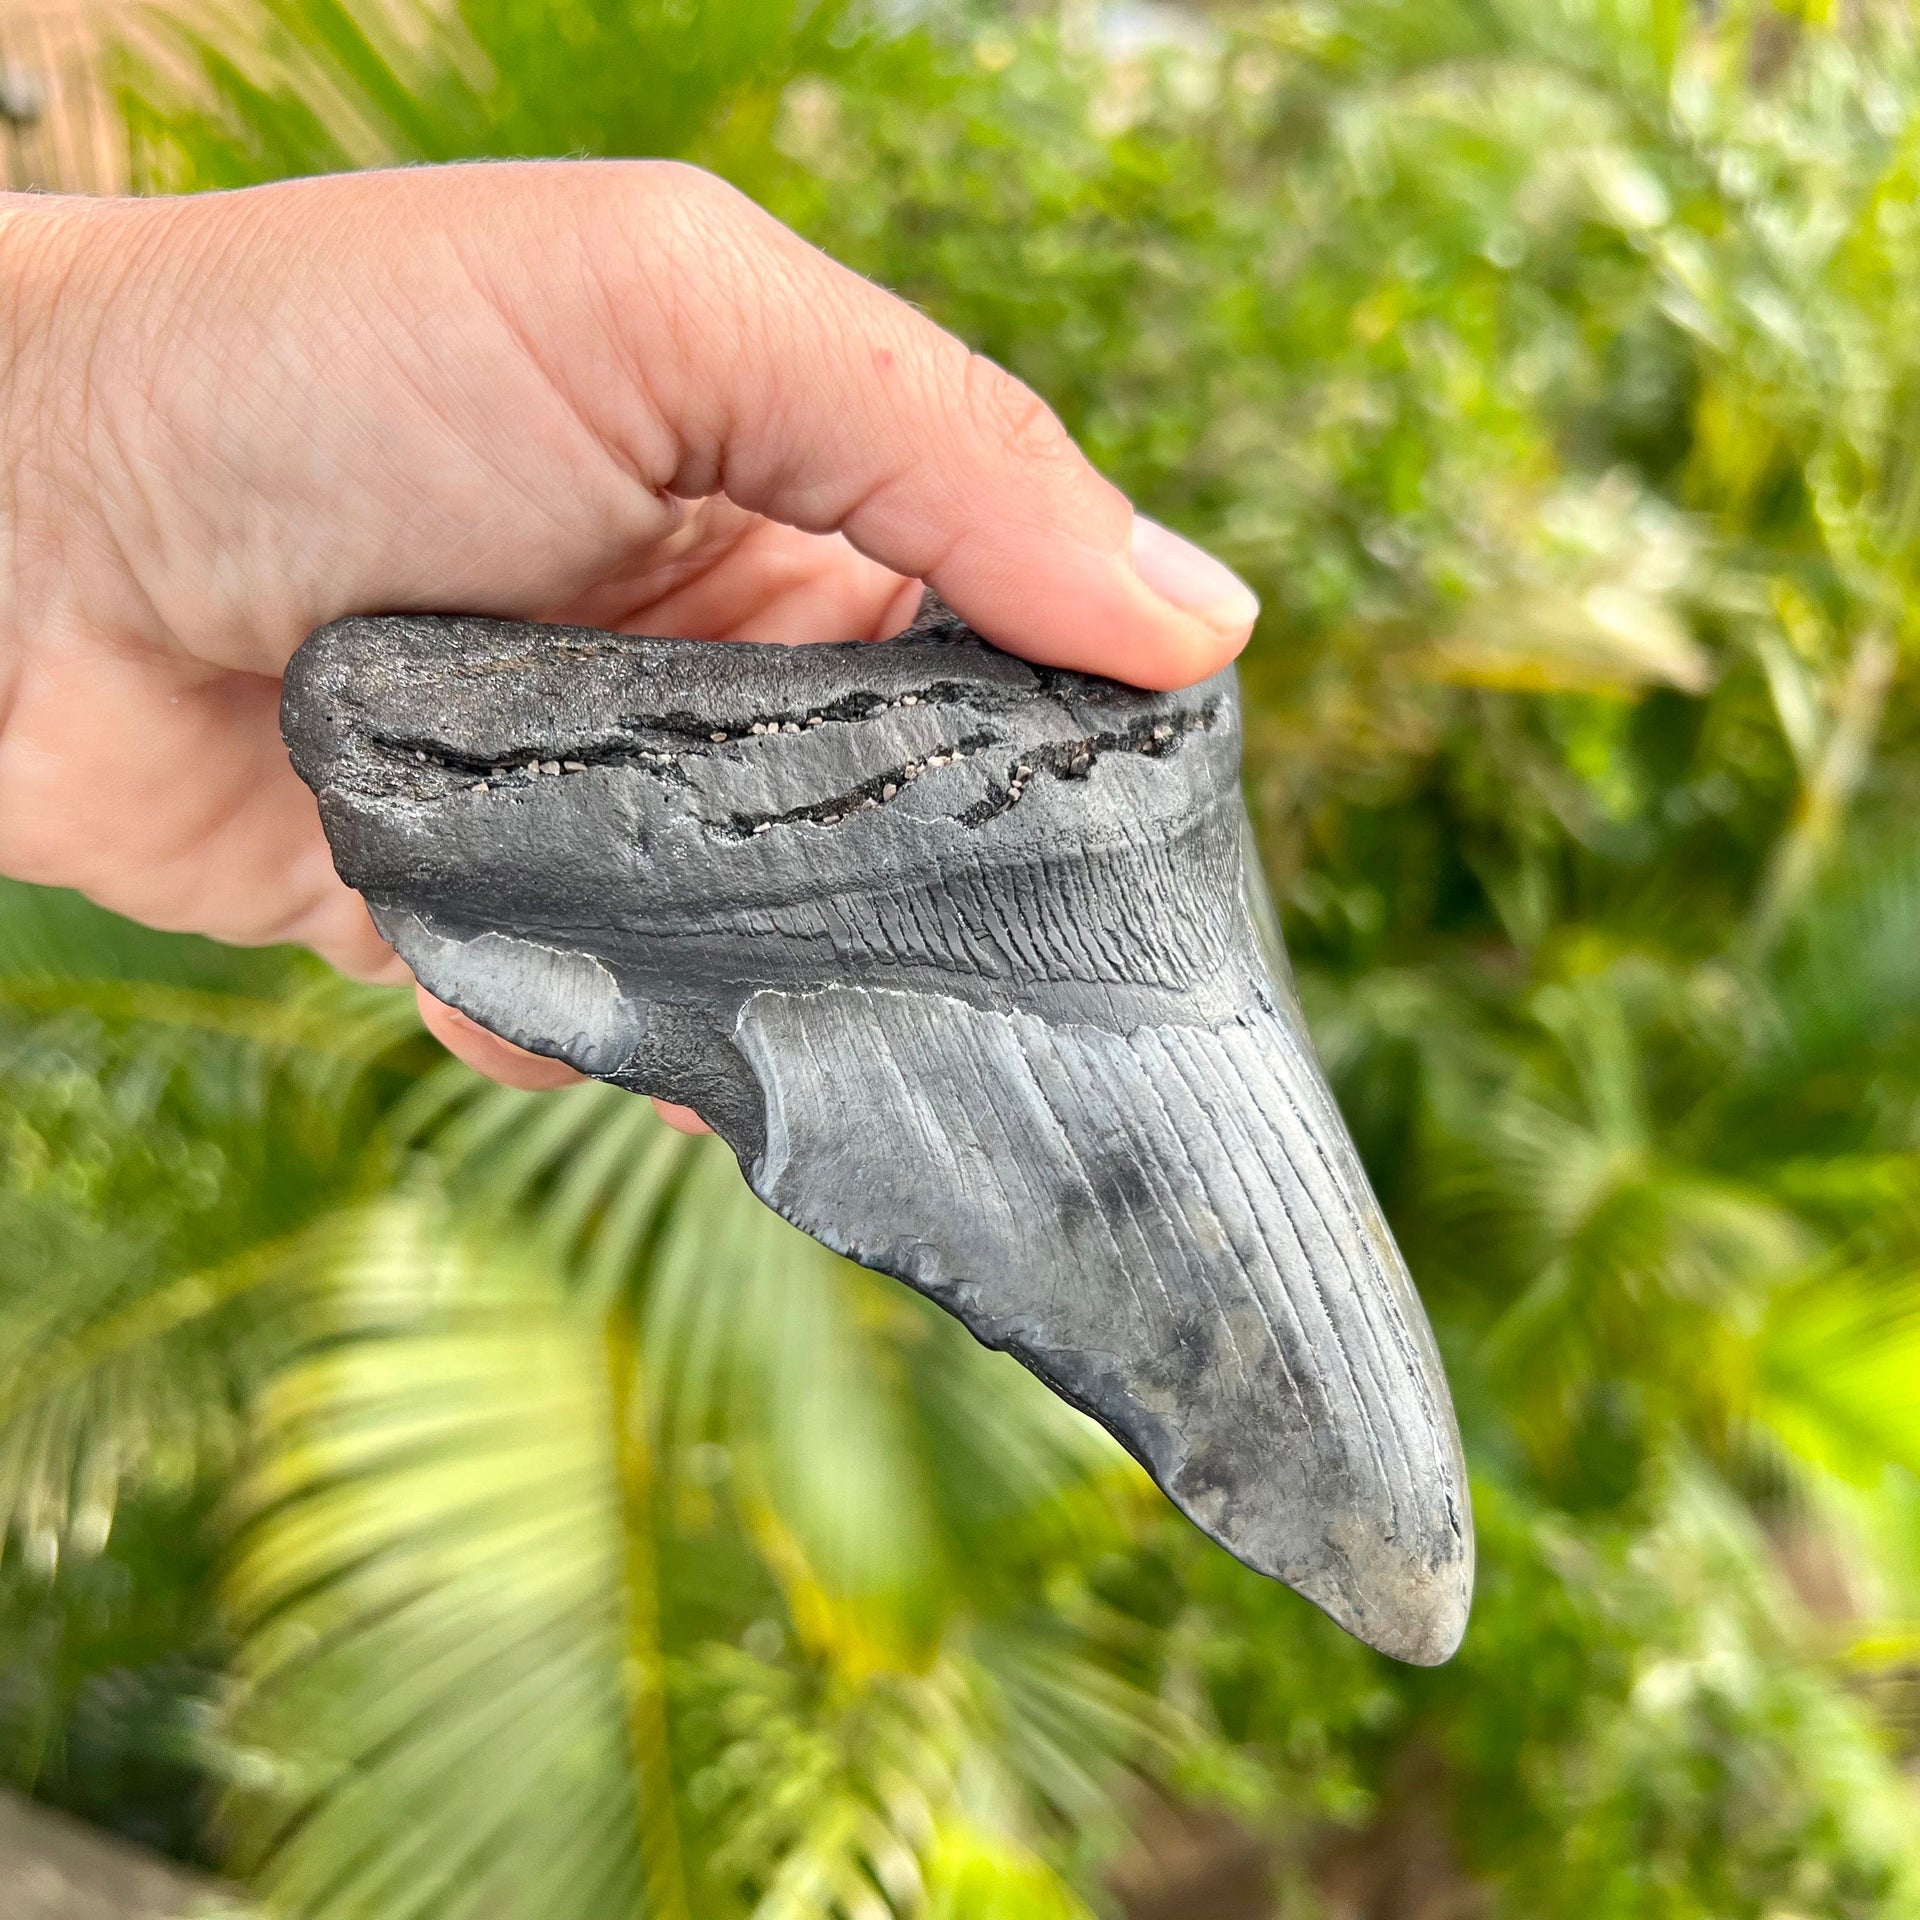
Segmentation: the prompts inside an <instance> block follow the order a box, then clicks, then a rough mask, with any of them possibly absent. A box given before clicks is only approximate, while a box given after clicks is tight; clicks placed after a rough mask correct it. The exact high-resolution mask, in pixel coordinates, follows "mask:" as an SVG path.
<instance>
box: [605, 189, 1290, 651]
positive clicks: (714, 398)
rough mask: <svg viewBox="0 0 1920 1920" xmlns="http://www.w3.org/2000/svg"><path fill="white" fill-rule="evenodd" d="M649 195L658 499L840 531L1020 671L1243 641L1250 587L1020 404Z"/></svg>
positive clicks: (824, 263) (844, 286)
mask: <svg viewBox="0 0 1920 1920" xmlns="http://www.w3.org/2000/svg"><path fill="white" fill-rule="evenodd" d="M651 190H652V191H653V192H656V193H657V192H660V191H668V192H670V193H671V194H672V195H673V197H674V204H673V206H672V208H671V210H670V211H671V217H670V218H668V219H665V220H664V221H663V219H662V217H661V215H660V213H659V210H658V209H657V208H655V209H653V217H652V218H645V219H642V220H640V221H639V223H638V226H637V229H636V231H635V232H634V234H633V236H632V240H631V245H630V248H629V250H628V251H627V253H626V256H625V271H626V272H627V273H629V274H631V275H633V276H634V277H635V279H636V281H639V280H640V279H641V278H642V277H643V276H645V275H648V274H650V275H651V276H653V278H654V283H655V284H656V285H657V284H659V276H660V275H661V273H662V270H663V267H664V269H665V271H666V272H667V274H668V275H669V277H670V280H671V283H672V284H673V286H674V287H675V288H676V289H677V299H676V304H675V306H674V308H673V309H672V310H671V311H670V312H669V313H668V314H667V316H666V323H665V327H664V332H665V334H666V336H667V337H666V339H665V341H664V342H663V341H662V339H661V338H660V337H658V334H659V332H660V329H657V328H656V329H655V335H656V337H654V338H652V339H646V338H635V339H634V341H633V342H632V346H633V351H634V354H635V356H636V365H639V364H641V363H643V362H644V363H647V364H649V365H650V367H651V369H652V371H651V372H650V374H649V375H648V377H647V385H648V391H649V394H650V397H651V399H652V401H653V404H654V405H655V407H657V408H658V409H659V410H660V411H661V412H662V413H663V414H664V415H665V416H666V422H667V425H668V426H669V428H670V429H671V430H672V432H673V434H674V436H675V439H676V441H677V443H678V445H679V448H680V463H679V466H678V469H677V471H676V472H675V474H674V475H673V476H672V479H671V482H670V484H671V486H672V487H673V489H674V490H675V491H677V492H682V493H687V494H701V493H706V492H710V491H713V490H716V489H718V488H721V487H724V490H725V492H726V493H727V495H728V497H729V498H731V499H732V500H734V501H736V502H738V503H739V504H740V505H742V506H744V507H747V508H749V509H750V510H752V511H755V512H758V513H763V514H766V515H768V516H770V517H771V518H774V519H777V520H781V521H784V522H786V523H788V524H790V525H793V526H799V527H804V528H807V529H809V530H812V531H816V532H835V531H837V532H842V533H844V534H845V535H846V536H847V538H848V539H849V540H850V541H852V543H853V544H854V545H855V546H856V547H858V548H859V549H860V551H861V552H863V553H865V554H867V555H869V556H871V557H872V558H873V559H875V560H877V561H879V562H880V563H881V564H882V565H883V566H885V567H888V568H890V569H892V570H893V571H894V572H896V573H900V574H904V575H907V576H909V577H911V578H915V579H923V580H926V581H928V582H929V583H930V584H931V585H932V586H934V587H935V588H936V589H937V590H938V591H939V592H940V594H941V595H942V597H943V598H944V599H945V600H946V601H947V602H948V603H949V604H950V605H951V606H952V607H953V608H954V609H955V610H956V611H957V612H959V613H960V614H961V615H962V616H963V617H964V618H965V619H967V620H968V621H969V622H970V623H971V624H973V625H974V626H975V627H977V628H978V629H979V630H980V631H981V632H982V633H984V634H985V635H987V637H988V638H989V639H991V640H993V641H995V642H996V643H998V644H999V645H1002V646H1004V647H1007V648H1009V649H1010V650H1012V651H1015V652H1018V653H1021V654H1024V655H1025V656H1027V657H1028V658H1030V659H1034V660H1039V661H1043V662H1046V663H1049V664H1053V665H1059V666H1071V667H1078V668H1083V669H1087V670H1091V671H1096V672H1100V673H1105V674H1109V675H1114V676H1117V677H1119V678H1122V679H1126V680H1131V681H1134V682H1136V683H1138V684H1141V685H1147V686H1153V687H1162V688H1165V687H1174V686H1182V685H1186V684H1189V683H1191V682H1192V681H1194V680H1197V679H1200V678H1202V677H1204V676H1205V675H1206V674H1208V673H1211V672H1213V671H1214V670H1215V669H1217V668H1218V667H1220V666H1222V665H1224V664H1225V663H1226V662H1227V661H1228V660H1230V659H1231V658H1232V657H1233V655H1234V654H1235V653H1237V652H1238V651H1239V649H1240V648H1241V646H1242V645H1244V643H1245V641H1246V639H1247V636H1248V634H1249V632H1250V631H1251V629H1252V625H1253V620H1254V616H1255V614H1256V613H1257V611H1258V606H1257V603H1256V601H1255V600H1254V597H1253V595H1252V593H1251V592H1250V591H1249V590H1248V589H1247V588H1246V587H1245V586H1244V585H1243V584H1242V583H1241V582H1240V581H1239V580H1237V579H1236V578H1235V577H1234V576H1233V575H1232V574H1231V573H1229V572H1228V571H1227V569H1226V568H1225V567H1223V566H1221V565H1220V563H1219V562H1217V561H1215V560H1213V559H1211V558H1210V557H1209V556H1207V555H1205V554H1203V553H1201V552H1200V551H1199V550H1198V549H1197V548H1195V547H1192V546H1190V545H1189V544H1188V543H1187V542H1185V541H1184V540H1181V539H1180V538H1178V536H1176V535H1174V534H1172V533H1169V532H1168V531H1166V530H1165V529H1164V528H1161V527H1159V526H1157V525H1155V524H1154V523H1152V522H1150V521H1146V520H1142V519H1136V517H1135V515H1134V513H1133V511H1132V509H1131V508H1130V507H1129V505H1128V504H1127V501H1126V500H1125V498H1124V497H1123V496H1122V495H1121V494H1120V493H1119V492H1118V491H1117V490H1116V489H1115V488H1114V487H1113V486H1111V485H1110V484H1109V483H1108V482H1107V481H1105V480H1103V479H1102V478H1101V477H1100V475H1099V474H1098V473H1096V472H1095V471H1094V469H1093V467H1092V466H1091V465H1090V464H1089V463H1088V461H1087V460H1086V458H1085V457H1084V456H1083V455H1082V454H1081V453H1080V451H1079V449H1078V448H1077V447H1075V445H1074V444H1073V442H1072V440H1071V439H1070V438H1069V437H1068V435H1067V433H1066V431H1065V429H1064V428H1063V427H1062V426H1061V424H1060V422H1059V421H1058V420H1057V419H1056V418H1055V417H1054V415H1053V414H1052V413H1051V412H1050V411H1049V410H1048V409H1047V408H1046V407H1045V406H1044V405H1043V404H1042V403H1041V401H1040V400H1039V399H1038V398H1037V397H1036V396H1035V395H1034V394H1033V393H1032V392H1031V391H1030V390H1029V389H1027V388H1026V387H1024V386H1022V385H1021V384H1020V383H1019V382H1018V381H1017V380H1015V379H1013V378H1012V377H1011V376H1010V375H1008V374H1006V373H1004V372H1002V371H1001V370H1000V369H999V368H998V367H995V366H993V365H992V364H990V363H989V362H988V361H986V360H983V359H981V358H979V357H978V356H977V355H974V354H970V353H969V352H968V351H967V349H966V348H965V347H964V346H962V344H961V343H960V342H959V341H958V340H956V339H954V338H953V336H952V335H950V334H948V333H945V332H943V331H942V330H941V329H940V328H938V327H936V326H935V325H934V324H933V323H932V322H931V321H930V320H928V319H926V318H925V317H924V316H923V315H922V314H920V313H918V312H916V311H915V310H914V309H913V308H911V307H909V306H907V305H906V304H905V303H904V302H903V301H900V300H897V299H895V298H894V297H893V296H892V295H890V294H887V293H885V292H883V291H882V290H881V289H880V288H878V287H875V286H873V285H871V284H870V283H868V282H867V281H864V280H862V279H860V278H859V277H858V276H857V275H855V274H852V273H850V272H848V271H847V270H846V269H844V268H842V267H839V266H837V265H835V264H834V263H833V262H832V261H830V260H828V259H827V258H826V256H825V255H823V254H821V253H819V252H817V251H815V250H814V249H813V248H811V247H809V246H807V245H806V244H805V243H804V242H802V241H801V240H800V239H799V238H798V237H797V236H795V235H794V234H792V233H790V232H788V231H787V230H786V229H785V228H784V227H782V226H780V225H779V223H778V222H776V221H774V220H773V219H771V218H770V217H769V216H767V215H766V214H764V213H762V212H760V211H759V209H757V208H755V207H754V206H753V205H752V204H751V203H750V202H748V201H746V200H745V199H744V198H742V197H741V196H740V195H738V194H736V193H734V192H733V191H732V189H730V188H727V187H725V186H723V185H721V184H720V183H719V182H717V181H713V180H710V179H709V178H708V177H707V176H705V175H701V174H691V173H688V172H687V171H686V170H685V169H672V170H667V171H666V172H665V173H664V175H662V174H658V173H656V176H655V180H654V183H653V186H652V189H651ZM663 254H664V255H665V256H666V257H665V258H664V259H663V258H662V256H663ZM621 310H622V311H624V312H626V313H629V314H631V313H633V311H634V307H633V305H632V303H628V305H627V306H625V307H624V308H622V309H621ZM630 324H637V325H640V326H643V327H645V326H647V324H648V323H647V322H646V321H644V320H640V321H635V322H631V323H630ZM663 344H664V345H665V346H666V347H667V348H668V349H669V352H668V354H667V355H666V356H665V364H664V366H663V364H662V362H663V355H662V353H661V347H662V345H663ZM663 376H664V377H663Z"/></svg>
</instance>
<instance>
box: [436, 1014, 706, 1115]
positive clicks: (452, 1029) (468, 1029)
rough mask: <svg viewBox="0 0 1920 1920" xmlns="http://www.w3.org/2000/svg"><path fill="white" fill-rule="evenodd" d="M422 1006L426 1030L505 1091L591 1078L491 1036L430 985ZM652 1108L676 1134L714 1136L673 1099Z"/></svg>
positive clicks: (544, 1089) (552, 1087) (554, 1087)
mask: <svg viewBox="0 0 1920 1920" xmlns="http://www.w3.org/2000/svg"><path fill="white" fill-rule="evenodd" d="M413 991H414V997H415V998H416V999H417V1000H418V1001H419V1002H420V1018H421V1020H422V1021H423V1022H424V1023H425V1025H426V1029H427V1031H428V1032H429V1033H430V1034H432V1035H433V1037H434V1038H435V1039H436V1040H438V1041H439V1042H440V1044H441V1045H442V1046H443V1047H445V1048H446V1050H447V1051H448V1052H449V1053H450V1054H452V1055H453V1057H454V1058H455V1059H456V1060H459V1061H462V1062H464V1063H465V1064H466V1065H467V1066H469V1067H471V1068H472V1069H473V1070H474V1072H475V1073H483V1074H485V1075H486V1077H487V1078H488V1079H489V1080H498V1081H499V1082H500V1084H501V1085H502V1086H503V1087H517V1088H518V1089H520V1091H521V1092H523V1093H554V1092H557V1091H558V1090H559V1089H560V1088H562V1087H577V1086H579V1085H581V1084H582V1083H583V1082H584V1080H585V1079H586V1075H585V1074H580V1073H575V1072H574V1070H573V1069H572V1068H571V1067H570V1066H568V1065H567V1064H566V1062H565V1061H563V1060H549V1059H548V1058H547V1057H546V1056H545V1055H544V1054H539V1053H529V1052H527V1050H526V1049H525V1048H524V1047H516V1046H515V1045H514V1044H513V1043H512V1042H511V1041H509V1040H502V1039H501V1038H500V1036H499V1035H498V1034H497V1033H491V1032H489V1031H488V1030H487V1029H486V1028H485V1027H483V1026H481V1024H480V1023H479V1022H478V1021H477V1020H470V1019H469V1018H468V1017H467V1016H466V1015H465V1014H464V1013H462V1012H461V1011H460V1009H459V1008H458V1007H450V1006H448V1005H447V1003H446V1002H445V1001H444V1000H436V999H435V998H434V997H433V995H432V994H430V993H429V992H428V991H427V990H426V988H425V987H415V988H414V990H413ZM653 1110H654V1112H655V1113H657V1114H658V1115H659V1116H660V1118H661V1119H662V1120H664V1121H665V1122H666V1123H667V1125H668V1126H670V1127H671V1128H673V1130H674V1131H675V1132H676V1133H711V1132H712V1131H713V1129H712V1128H711V1127H710V1126H708V1125H707V1123H706V1122H705V1121H704V1120H702V1119H701V1118H700V1116H699V1115H698V1114H697V1113H695V1112H694V1110H693V1109H692V1108H691V1107H682V1106H676V1105H675V1104H674V1102H673V1101H671V1100H656V1101H655V1102H654V1103H653Z"/></svg>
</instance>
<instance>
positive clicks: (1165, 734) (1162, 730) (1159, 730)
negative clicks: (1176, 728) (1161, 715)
mask: <svg viewBox="0 0 1920 1920" xmlns="http://www.w3.org/2000/svg"><path fill="white" fill-rule="evenodd" d="M1153 737H1154V738H1155V739H1156V740H1171V739H1172V738H1173V729H1172V728H1171V727H1170V726H1168V725H1167V723H1166V722H1165V721H1164V720H1163V721H1161V723H1160V724H1159V725H1158V726H1157V727H1155V728H1154V730H1153Z"/></svg>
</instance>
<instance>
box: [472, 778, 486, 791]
mask: <svg viewBox="0 0 1920 1920" xmlns="http://www.w3.org/2000/svg"><path fill="white" fill-rule="evenodd" d="M486 790H487V783H486V782H485V781H484V780H482V781H480V782H479V783H478V784H477V785H476V786H475V787H474V789H473V791H474V792H475V793H485V792H486Z"/></svg>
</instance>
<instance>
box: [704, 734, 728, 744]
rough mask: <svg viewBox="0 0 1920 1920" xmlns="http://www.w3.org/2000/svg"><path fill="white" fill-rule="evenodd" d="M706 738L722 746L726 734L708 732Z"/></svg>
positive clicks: (724, 742)
mask: <svg viewBox="0 0 1920 1920" xmlns="http://www.w3.org/2000/svg"><path fill="white" fill-rule="evenodd" d="M707 738H708V739H709V740H711V741H712V742H713V744H714V745H715V746H716V747H720V746H724V745H725V744H726V740H727V736H726V735H725V734H724V733H710V734H708V735H707Z"/></svg>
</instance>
